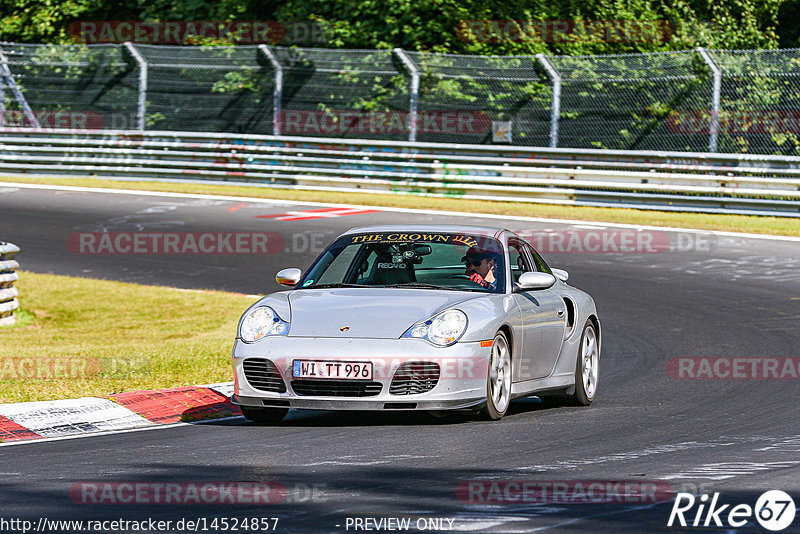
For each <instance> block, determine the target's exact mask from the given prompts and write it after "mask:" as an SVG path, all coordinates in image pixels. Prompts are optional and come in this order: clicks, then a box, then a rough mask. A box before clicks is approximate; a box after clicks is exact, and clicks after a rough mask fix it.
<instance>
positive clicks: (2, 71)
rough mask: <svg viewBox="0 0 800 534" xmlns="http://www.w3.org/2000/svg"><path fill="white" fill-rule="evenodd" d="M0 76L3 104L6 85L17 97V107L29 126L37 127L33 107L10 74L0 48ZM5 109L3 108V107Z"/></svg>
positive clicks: (6, 60)
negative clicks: (1, 79) (0, 79)
mask: <svg viewBox="0 0 800 534" xmlns="http://www.w3.org/2000/svg"><path fill="white" fill-rule="evenodd" d="M0 78H3V80H4V82H3V103H4V105H5V96H6V95H5V92H6V91H5V88H6V87H8V88H9V89H11V92H12V93H13V95H14V98H16V99H17V102H18V103H19V107H20V108H22V113H23V114H25V117H27V119H28V121H29V122H30V123H31V126H33V127H34V128H36V129H37V130H38V129H39V119H37V118H36V114H35V113H34V112H33V109H31V107H30V106H29V105H28V101H27V100H26V99H25V95H23V94H22V91H21V90H20V88H19V86H18V85H17V81H16V80H15V79H14V75H13V74H11V69H10V68H9V66H8V58H7V57H6V54H5V52H3V50H2V49H0ZM3 111H5V109H3ZM2 122H5V116H4V117H3V121H2Z"/></svg>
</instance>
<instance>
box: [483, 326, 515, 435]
mask: <svg viewBox="0 0 800 534" xmlns="http://www.w3.org/2000/svg"><path fill="white" fill-rule="evenodd" d="M510 402H511V346H510V345H509V344H508V338H506V335H505V333H504V332H502V331H500V332H497V334H495V336H494V340H493V341H492V356H491V358H490V360H489V373H488V377H487V379H486V407H485V408H484V409H483V414H484V415H485V416H486V417H487V418H488V419H491V420H493V421H496V420H498V419H500V418H501V417H503V416H504V415H505V414H506V410H508V405H509V403H510Z"/></svg>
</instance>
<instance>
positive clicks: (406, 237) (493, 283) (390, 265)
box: [296, 232, 505, 293]
mask: <svg viewBox="0 0 800 534" xmlns="http://www.w3.org/2000/svg"><path fill="white" fill-rule="evenodd" d="M504 273H505V267H504V262H503V249H502V245H501V244H500V242H499V241H498V240H497V239H494V238H491V237H484V236H476V235H470V234H455V233H421V232H406V233H404V232H380V233H368V234H352V235H346V236H343V237H340V238H339V239H337V240H336V241H335V242H334V243H333V244H332V245H330V246H329V247H328V248H327V249H326V250H325V252H323V253H322V255H320V257H319V258H317V260H316V261H315V262H314V264H313V265H312V266H311V268H310V269H309V270H308V272H307V273H306V274H305V276H304V277H303V279H302V280H300V283H298V284H297V286H296V287H297V288H298V289H313V288H322V287H392V288H395V287H397V288H412V289H444V290H454V291H480V292H485V293H502V292H503V291H504V290H505V280H504V278H505V276H504Z"/></svg>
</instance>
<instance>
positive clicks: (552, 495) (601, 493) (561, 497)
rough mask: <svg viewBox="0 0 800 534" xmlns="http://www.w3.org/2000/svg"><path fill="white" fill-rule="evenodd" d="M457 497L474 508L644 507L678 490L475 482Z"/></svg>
mask: <svg viewBox="0 0 800 534" xmlns="http://www.w3.org/2000/svg"><path fill="white" fill-rule="evenodd" d="M456 494H457V496H458V499H459V500H460V501H461V502H466V503H470V504H487V503H490V504H532V503H546V504H553V503H558V504H593V503H604V504H610V503H620V504H643V503H661V502H668V501H670V500H672V498H673V497H674V496H675V488H674V487H673V486H672V485H671V484H669V483H667V482H662V481H639V480H635V481H632V480H489V481H483V480H471V481H466V482H462V483H461V484H459V486H458V488H457V489H456Z"/></svg>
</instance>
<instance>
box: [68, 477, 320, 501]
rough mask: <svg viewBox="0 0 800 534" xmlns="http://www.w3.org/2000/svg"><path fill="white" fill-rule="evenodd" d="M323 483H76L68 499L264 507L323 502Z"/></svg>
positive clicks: (70, 490)
mask: <svg viewBox="0 0 800 534" xmlns="http://www.w3.org/2000/svg"><path fill="white" fill-rule="evenodd" d="M327 491H328V490H327V488H326V487H325V486H323V485H322V484H305V483H280V482H243V481H231V482H213V481H195V482H156V481H152V482H146V481H129V482H100V481H95V482H76V483H75V484H73V485H72V486H70V488H69V498H70V500H71V501H72V502H74V503H76V504H90V505H95V504H103V505H112V506H115V505H122V504H124V505H142V506H145V507H146V506H151V505H198V504H199V505H223V506H225V505H240V504H242V505H267V504H291V503H305V502H322V501H324V500H325V499H326V496H325V494H326V492H327Z"/></svg>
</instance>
